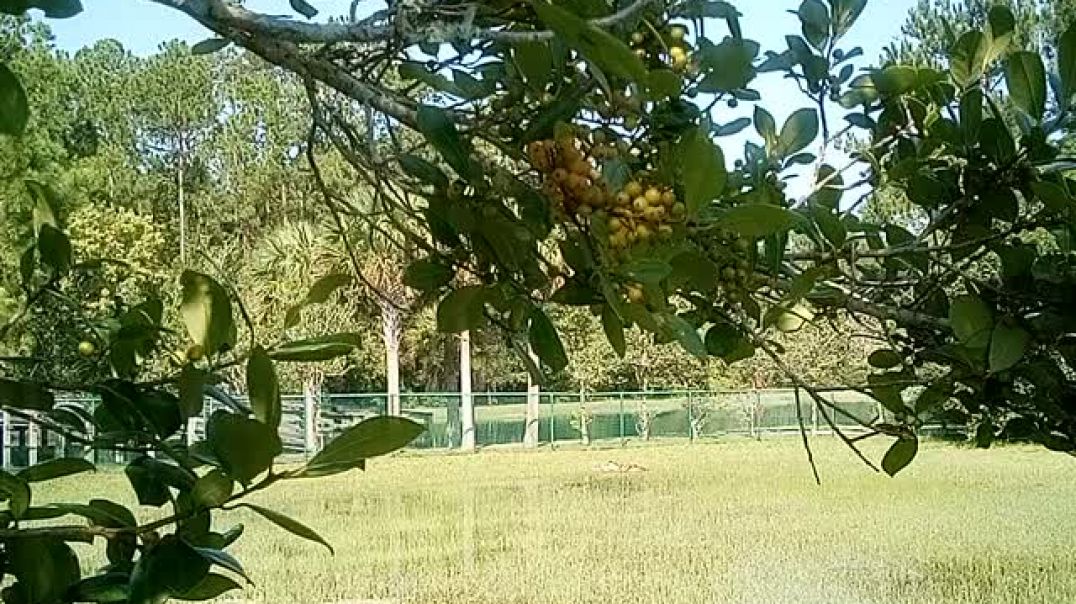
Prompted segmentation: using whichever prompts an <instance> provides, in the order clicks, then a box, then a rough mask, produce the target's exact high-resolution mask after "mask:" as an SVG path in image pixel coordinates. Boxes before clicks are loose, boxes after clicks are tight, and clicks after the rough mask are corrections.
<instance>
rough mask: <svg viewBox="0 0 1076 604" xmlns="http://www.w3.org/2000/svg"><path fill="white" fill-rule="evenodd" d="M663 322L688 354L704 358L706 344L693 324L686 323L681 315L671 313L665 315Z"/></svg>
mask: <svg viewBox="0 0 1076 604" xmlns="http://www.w3.org/2000/svg"><path fill="white" fill-rule="evenodd" d="M664 323H665V326H666V327H668V328H669V330H670V331H672V333H673V335H674V336H675V337H676V341H677V342H679V343H680V346H682V347H683V348H684V350H686V351H687V352H688V354H690V355H691V356H694V357H696V358H699V359H703V358H706V344H704V343H703V341H702V336H700V335H699V331H698V330H697V329H695V326H694V325H692V324H691V323H688V322H687V320H686V319H684V318H683V317H681V316H679V315H673V314H669V315H665V317H664Z"/></svg>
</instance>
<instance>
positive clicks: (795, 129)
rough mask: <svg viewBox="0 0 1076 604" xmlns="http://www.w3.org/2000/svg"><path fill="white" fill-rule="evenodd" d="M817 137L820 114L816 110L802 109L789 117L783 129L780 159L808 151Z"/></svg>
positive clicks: (779, 152) (778, 142) (779, 138)
mask: <svg viewBox="0 0 1076 604" xmlns="http://www.w3.org/2000/svg"><path fill="white" fill-rule="evenodd" d="M817 137H818V112H817V111H815V110H814V109H800V110H799V111H796V112H795V113H793V114H792V115H791V116H789V118H788V120H787V121H785V125H784V126H782V127H781V134H780V136H779V137H778V139H777V149H776V153H777V155H778V156H779V157H788V156H789V155H792V154H794V153H798V152H800V151H802V150H803V149H806V148H807V146H808V145H810V144H811V143H812V142H814V139H815V138H817Z"/></svg>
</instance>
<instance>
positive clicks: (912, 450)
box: [882, 438, 919, 476]
mask: <svg viewBox="0 0 1076 604" xmlns="http://www.w3.org/2000/svg"><path fill="white" fill-rule="evenodd" d="M918 452H919V440H918V439H916V438H899V439H897V441H896V442H895V443H893V444H892V445H891V446H890V447H889V450H888V451H886V453H885V457H883V458H882V469H883V470H885V473H886V474H889V475H890V476H896V475H897V473H898V472H900V471H901V470H903V469H904V468H906V467H908V464H910V463H912V460H913V459H915V454H916V453H918Z"/></svg>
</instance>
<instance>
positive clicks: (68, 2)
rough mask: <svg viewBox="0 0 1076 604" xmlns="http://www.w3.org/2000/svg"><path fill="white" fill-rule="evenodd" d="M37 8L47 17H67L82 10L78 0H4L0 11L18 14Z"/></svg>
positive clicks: (0, 3)
mask: <svg viewBox="0 0 1076 604" xmlns="http://www.w3.org/2000/svg"><path fill="white" fill-rule="evenodd" d="M34 8H36V9H38V10H40V11H42V12H44V13H45V16H46V17H48V18H49V19H68V18H71V17H74V16H75V15H77V14H79V13H81V12H82V3H81V2H79V0H4V1H2V2H0V13H6V14H9V15H16V16H20V15H22V14H24V13H25V12H26V11H29V10H30V9H34Z"/></svg>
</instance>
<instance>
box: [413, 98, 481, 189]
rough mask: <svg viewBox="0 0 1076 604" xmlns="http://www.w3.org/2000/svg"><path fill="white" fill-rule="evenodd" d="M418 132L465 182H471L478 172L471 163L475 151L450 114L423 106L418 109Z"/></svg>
mask: <svg viewBox="0 0 1076 604" xmlns="http://www.w3.org/2000/svg"><path fill="white" fill-rule="evenodd" d="M417 125H418V130H419V132H421V133H422V134H423V135H424V136H425V137H426V140H428V141H430V144H431V145H433V147H434V149H437V151H438V152H439V153H440V154H441V157H443V158H444V159H445V161H446V162H447V163H448V165H450V166H452V169H453V170H455V171H456V174H458V175H459V176H460V178H463V179H464V180H471V179H472V178H473V177H475V176H476V172H479V173H480V171H477V170H476V168H475V165H474V163H473V162H472V161H471V154H472V153H473V152H474V149H473V148H472V147H471V144H470V143H469V142H468V141H466V140H465V139H464V138H463V137H462V136H460V133H459V130H457V129H456V124H455V123H453V121H452V119H451V118H449V116H448V113H446V112H445V110H444V109H441V108H439V107H431V106H429V105H422V106H421V107H419V109H418V123H417Z"/></svg>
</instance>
